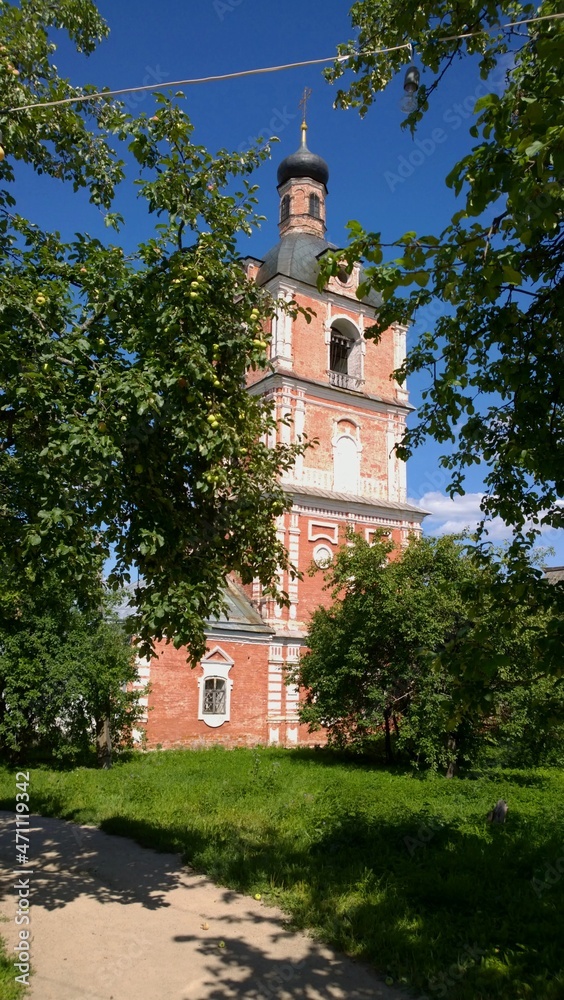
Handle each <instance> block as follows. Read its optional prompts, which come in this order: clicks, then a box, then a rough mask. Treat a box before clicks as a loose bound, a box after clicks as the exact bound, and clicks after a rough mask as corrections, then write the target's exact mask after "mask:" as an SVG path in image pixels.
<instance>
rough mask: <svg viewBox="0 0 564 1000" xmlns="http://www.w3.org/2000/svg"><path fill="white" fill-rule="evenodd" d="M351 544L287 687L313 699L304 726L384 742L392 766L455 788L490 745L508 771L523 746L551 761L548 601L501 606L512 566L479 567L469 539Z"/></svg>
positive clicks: (332, 738)
mask: <svg viewBox="0 0 564 1000" xmlns="http://www.w3.org/2000/svg"><path fill="white" fill-rule="evenodd" d="M348 541H349V544H348V545H346V546H344V547H343V548H342V549H341V550H340V552H339V553H338V554H337V558H336V560H335V561H334V563H333V564H332V566H331V567H329V568H328V569H327V570H326V576H327V582H328V585H329V587H330V588H332V594H333V603H332V604H331V606H330V607H328V608H319V609H318V610H316V611H315V613H314V615H313V617H312V622H311V626H310V629H309V633H308V637H307V643H308V652H307V653H306V654H305V655H304V656H303V657H302V659H301V660H300V662H299V664H298V666H297V668H296V670H295V673H294V675H293V676H292V678H291V679H292V680H293V681H294V682H297V683H298V684H299V685H300V686H301V687H302V688H303V689H304V690H305V697H304V700H303V702H302V704H301V706H300V716H301V721H302V722H304V723H307V724H308V725H309V727H310V730H311V731H316V730H320V729H322V730H325V732H326V733H327V736H328V740H329V742H330V743H331V744H333V745H335V746H339V747H349V748H351V749H354V750H356V751H359V750H360V751H365V750H367V749H369V748H371V747H373V746H374V742H375V741H376V743H377V742H378V740H379V739H380V738H381V734H382V733H383V734H384V739H385V753H386V759H387V761H388V762H390V761H391V760H393V757H394V746H395V750H397V751H398V752H399V753H400V755H401V756H402V757H403V759H407V760H409V761H410V762H411V763H413V764H417V765H425V766H430V767H434V768H439V767H441V768H445V769H446V772H447V774H448V775H449V776H452V775H453V774H454V773H455V772H456V769H457V768H458V766H459V765H460V764H463V763H465V762H469V761H473V760H475V759H476V755H477V754H478V752H479V750H480V746H483V745H485V741H486V740H487V739H489V742H490V743H491V744H493V745H494V746H495V745H497V744H498V743H499V745H500V746H501V747H502V748H503V751H504V753H505V754H506V755H510V754H511V753H513V755H514V756H513V759H514V758H515V756H516V755H517V754H518V752H519V749H518V748H519V746H522V742H523V741H524V740H525V739H526V740H527V741H528V742H529V749H530V751H531V754H533V753H534V747H533V744H534V743H535V742H536V744H537V746H538V747H539V748H540V747H541V745H542V747H543V748H544V749H545V750H546V751H547V755H548V756H549V755H550V752H552V750H553V748H554V746H555V745H556V744H557V743H558V739H559V738H560V736H561V732H562V723H563V721H564V700H563V685H562V682H561V681H559V680H558V679H557V678H555V677H551V676H549V675H547V672H546V670H545V664H544V658H543V646H542V643H539V637H542V636H543V635H544V633H545V631H546V627H547V613H546V611H545V609H544V607H543V605H542V602H536V603H532V602H531V601H530V599H529V595H528V594H527V593H526V592H523V593H522V594H521V599H520V602H519V603H516V602H515V603H513V604H508V603H507V602H500V601H499V600H497V590H496V587H495V586H493V584H497V586H498V587H502V586H503V585H504V584H505V585H506V586H507V587H508V588H511V587H512V581H511V580H510V579H508V572H510V571H509V567H508V564H507V559H506V556H505V554H504V553H503V552H498V553H496V554H495V555H490V557H489V559H488V562H487V563H486V562H484V563H483V564H482V565H481V566H480V567H478V566H477V565H476V562H475V560H473V559H472V558H471V555H470V547H469V542H470V540H469V539H466V540H464V539H461V538H459V537H456V536H450V535H446V536H444V537H442V538H426V537H422V538H419V539H412V540H411V543H410V545H409V546H408V547H407V548H406V549H405V550H403V551H399V550H397V549H396V548H395V547H394V545H393V543H392V542H391V541H390V540H389V539H388V538H387V537H385V535H383V534H380V536H379V537H378V538H377V539H376V541H375V542H374V544H372V545H370V544H369V543H368V542H366V541H365V540H364V539H363V538H362V537H361V536H359V535H358V534H356V535H355V534H354V533H351V535H350V537H349V540H348ZM541 586H543V587H544V588H550V586H551V585H550V584H549V583H548V582H544V584H542V585H541ZM543 699H544V700H545V703H546V704H547V705H548V704H550V705H551V713H549V714H550V718H546V717H545V718H542V717H541V712H540V711H539V708H540V705H541V704H542V701H543ZM532 759H533V757H532V756H531V761H532ZM536 762H537V763H538V762H539V760H538V759H537V761H536Z"/></svg>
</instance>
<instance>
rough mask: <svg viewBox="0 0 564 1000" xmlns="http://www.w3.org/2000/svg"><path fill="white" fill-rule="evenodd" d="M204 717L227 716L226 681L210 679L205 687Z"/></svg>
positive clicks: (219, 678)
mask: <svg viewBox="0 0 564 1000" xmlns="http://www.w3.org/2000/svg"><path fill="white" fill-rule="evenodd" d="M204 715H225V681H224V680H223V679H222V678H221V677H208V678H207V680H206V682H205V687H204Z"/></svg>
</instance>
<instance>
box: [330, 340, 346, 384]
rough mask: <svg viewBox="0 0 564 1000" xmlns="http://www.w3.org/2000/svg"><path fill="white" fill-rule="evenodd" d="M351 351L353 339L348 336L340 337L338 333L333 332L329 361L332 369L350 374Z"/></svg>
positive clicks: (343, 373) (342, 373)
mask: <svg viewBox="0 0 564 1000" xmlns="http://www.w3.org/2000/svg"><path fill="white" fill-rule="evenodd" d="M350 353H351V341H350V340H349V339H348V337H340V336H338V334H336V333H332V334H331V353H330V361H329V367H330V369H331V371H332V372H339V373H340V374H341V375H348V371H349V355H350Z"/></svg>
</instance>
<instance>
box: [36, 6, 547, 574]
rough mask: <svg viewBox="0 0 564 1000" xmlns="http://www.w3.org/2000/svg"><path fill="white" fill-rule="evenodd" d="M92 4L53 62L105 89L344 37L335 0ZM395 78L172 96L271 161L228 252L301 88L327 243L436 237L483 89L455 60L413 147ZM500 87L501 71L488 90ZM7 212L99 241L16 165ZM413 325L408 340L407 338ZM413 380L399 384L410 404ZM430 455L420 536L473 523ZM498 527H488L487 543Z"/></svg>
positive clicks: (434, 451) (289, 53)
mask: <svg viewBox="0 0 564 1000" xmlns="http://www.w3.org/2000/svg"><path fill="white" fill-rule="evenodd" d="M98 6H99V9H100V10H101V12H102V14H103V15H104V17H105V18H106V20H107V21H108V23H109V26H110V28H111V34H110V37H109V39H108V40H107V41H105V42H104V43H103V44H102V45H101V46H100V47H99V49H98V50H97V51H96V52H95V53H94V54H93V55H92V56H90V58H88V59H85V58H84V57H79V56H77V55H76V54H75V53H73V51H72V49H71V47H70V46H69V45H67V44H65V43H64V42H63V41H62V40H61V44H60V48H59V51H58V52H57V54H56V57H55V61H56V63H57V65H58V67H59V71H60V72H61V73H62V74H63V75H68V76H69V77H70V78H71V80H72V82H73V83H76V84H82V83H94V84H97V85H99V86H101V87H102V86H105V87H110V88H112V89H113V88H119V87H127V86H136V85H142V84H145V83H150V84H152V83H153V82H154V84H155V88H156V89H157V88H159V87H160V88H163V89H166V86H167V83H169V82H172V81H174V80H178V79H184V78H189V77H199V76H208V75H212V74H220V73H228V72H232V71H233V72H234V71H238V70H242V69H250V68H254V67H260V66H268V65H275V64H281V63H288V62H294V61H299V60H305V59H314V58H321V57H324V56H332V55H333V54H334V53H335V50H336V46H337V44H338V43H339V42H343V41H347V40H348V39H349V38H351V37H353V33H352V30H351V27H350V22H349V18H348V9H349V6H350V4H349V3H348V2H347V0H307V2H304V0H284V2H280V0H268V2H265V0H160V2H159V3H158V4H155V3H154V2H149V0H135V2H133V0H120V2H118V3H116V0H113V2H110V0H101V2H99V4H98ZM402 83H403V76H399V77H397V78H396V79H395V80H393V81H392V82H391V83H390V84H389V86H388V88H387V90H386V92H385V93H384V94H382V95H381V96H380V97H379V98H378V100H377V101H376V103H375V104H374V106H373V107H372V109H371V110H370V111H369V113H368V115H367V116H366V118H364V119H360V117H359V116H358V113H357V112H355V111H346V112H345V111H337V110H335V109H334V108H333V101H334V96H335V89H334V88H333V87H331V86H329V85H328V84H327V83H326V82H325V81H324V79H323V77H322V67H308V68H301V69H294V70H288V71H284V72H280V73H274V74H268V75H261V76H256V77H248V78H243V79H240V80H231V81H225V82H220V83H210V84H205V85H199V86H195V87H189V88H186V90H185V93H186V95H187V99H186V100H185V101H184V102H183V106H184V108H185V110H186V111H187V113H188V114H189V115H190V117H191V118H192V120H193V122H194V124H195V126H196V131H195V135H194V139H195V141H196V142H197V143H201V144H202V145H205V146H207V147H209V148H210V149H211V150H212V151H213V150H215V149H219V148H221V147H226V148H230V149H247V148H248V147H249V145H250V144H251V143H252V142H253V140H254V139H255V138H257V137H258V136H261V135H263V136H265V137H267V138H268V137H270V136H271V135H277V136H278V137H279V139H280V142H279V144H277V145H274V146H273V157H272V161H271V162H269V163H267V164H264V165H263V166H262V167H261V168H260V170H259V171H258V172H257V174H256V182H257V183H258V184H259V185H260V191H259V200H260V210H261V212H262V213H263V214H264V215H265V216H266V217H267V222H265V223H264V224H263V228H262V230H261V231H260V232H258V233H257V234H256V235H255V236H254V237H253V239H252V241H249V242H247V243H245V244H242V246H241V251H242V253H252V254H253V255H255V256H257V257H261V256H262V255H264V253H266V251H267V250H268V249H269V247H270V246H271V245H272V244H273V243H274V242H276V239H277V227H276V222H277V213H278V195H277V192H276V167H277V165H278V163H279V162H280V160H281V159H282V158H283V157H284V156H286V155H288V153H290V152H293V151H294V149H296V148H297V146H298V144H299V138H300V136H299V125H300V109H299V106H298V103H299V100H300V98H301V95H302V92H303V89H304V87H309V88H311V89H312V96H311V99H310V103H309V112H308V119H309V126H310V128H309V133H308V144H309V146H310V148H311V149H313V150H314V151H315V152H317V153H320V154H321V155H322V156H323V157H324V158H325V159H326V160H327V162H328V164H329V168H330V174H331V176H330V181H329V200H328V207H327V216H328V219H327V221H328V233H327V236H328V239H329V240H330V241H331V242H333V243H336V244H338V245H343V244H344V243H345V241H346V231H345V226H346V223H347V221H348V220H349V219H358V220H359V221H360V222H361V223H362V224H363V225H364V226H365V227H366V228H367V229H371V230H376V231H381V232H382V234H383V238H384V239H385V241H387V242H391V241H393V240H394V239H395V238H397V237H398V236H400V235H401V234H402V233H404V232H406V231H407V230H415V231H417V232H419V233H423V234H424V233H427V232H437V231H438V230H440V229H441V228H442V227H443V226H444V225H445V224H446V223H447V222H448V220H449V219H450V216H451V215H452V212H453V210H454V204H455V199H454V196H453V194H452V192H450V191H449V189H447V188H446V187H445V185H444V178H445V176H446V174H447V173H448V172H449V170H450V169H451V167H452V165H453V164H454V163H455V162H456V161H457V160H458V159H459V158H460V157H461V156H463V155H464V153H465V152H467V151H468V149H469V148H471V142H472V140H471V139H470V137H469V136H468V126H469V125H470V124H471V117H472V108H473V105H474V103H475V101H476V99H477V98H478V97H479V96H480V95H481V94H482V93H484V84H483V83H482V82H481V81H480V78H479V75H478V72H477V69H476V66H475V64H472V63H471V62H469V61H468V60H464V61H461V62H460V63H458V64H456V65H455V66H454V68H453V69H452V70H451V72H450V73H449V74H447V76H446V78H445V80H444V81H443V85H442V87H441V88H440V89H439V91H438V93H436V94H435V95H434V97H433V106H432V108H431V109H430V112H429V115H428V117H427V118H426V119H425V120H424V122H423V123H422V125H421V126H420V129H419V133H418V136H417V138H416V140H415V141H413V140H412V139H411V136H410V135H409V133H407V132H405V131H402V129H401V128H400V123H401V120H402V117H403V115H402V112H401V110H400V101H401V99H402V97H403V88H402ZM502 85H503V73H502V72H498V73H497V75H494V77H493V79H492V88H499V87H501V86H502ZM128 101H129V102H130V107H131V109H132V110H135V109H138V110H139V111H147V112H149V111H150V110H151V108H152V98H151V96H150V95H136V96H131V97H130V98H128ZM133 179H134V176H130V178H129V181H130V186H129V188H128V192H127V193H126V194H124V195H123V196H122V197H121V198H120V204H119V206H118V208H119V210H120V211H122V213H123V214H124V215H125V217H126V219H127V225H126V228H125V231H124V233H123V238H124V239H125V240H126V242H127V243H128V244H130V245H131V246H132V247H133V246H134V245H135V244H136V243H137V242H138V241H140V240H142V239H144V238H146V236H147V235H148V232H149V230H148V225H147V219H146V215H145V213H144V210H143V208H142V206H141V205H140V204H139V202H137V201H136V200H135V195H134V193H133V185H132V183H131V182H132V181H133ZM17 194H18V199H19V208H20V210H21V211H22V212H23V213H24V214H27V215H28V217H31V218H33V219H34V220H35V221H37V222H39V223H40V224H42V225H45V226H49V227H51V228H53V229H58V230H59V231H61V232H62V233H63V234H64V235H71V234H72V233H74V232H77V231H84V230H86V231H88V232H90V233H91V234H93V235H98V236H100V238H102V239H107V238H108V231H107V230H105V229H104V226H103V222H102V219H101V216H100V214H99V213H98V212H97V211H96V210H95V209H93V208H92V207H91V206H88V204H87V199H86V197H85V196H84V195H82V194H80V193H79V194H78V195H74V194H73V193H72V192H70V191H65V190H64V189H63V187H62V185H60V184H56V182H50V181H46V180H44V179H43V178H39V179H36V178H34V177H33V176H32V175H31V173H30V172H29V171H26V170H23V171H22V172H21V173H20V177H19V179H18V191H17ZM416 332H417V330H416V328H415V330H414V331H412V332H411V333H410V336H411V337H413V336H415V335H416ZM422 388H424V384H423V380H418V379H413V380H412V382H411V384H410V391H411V401H412V402H413V403H414V405H416V406H417V403H418V400H419V394H420V392H421V390H422ZM440 453H441V452H440V449H439V448H438V446H436V445H434V444H433V443H432V442H431V443H429V444H428V445H426V446H424V447H422V448H421V449H420V450H419V452H418V453H417V454H416V455H415V456H414V457H413V458H412V459H411V461H410V463H409V465H408V488H409V493H410V496H411V497H412V498H414V499H416V500H417V501H419V502H421V503H422V505H423V506H425V507H426V508H427V509H430V510H432V512H433V516H432V517H431V518H428V519H427V522H426V524H427V529H428V530H430V531H432V532H437V531H441V530H445V526H448V530H451V529H453V530H457V529H459V528H460V527H462V526H463V525H464V524H466V523H469V524H472V523H475V518H476V514H477V508H478V503H479V497H480V490H481V478H480V472H479V470H477V471H474V472H473V473H472V474H471V476H470V478H469V479H468V482H467V488H468V491H469V492H468V494H467V495H466V496H465V497H463V498H458V500H457V501H456V502H454V503H453V502H451V501H449V500H448V498H447V497H446V496H445V487H446V483H447V477H446V474H445V472H444V470H442V469H441V467H440V466H439V464H438V457H439V455H440ZM504 534H505V532H504V528H503V526H502V525H500V524H498V525H496V526H494V535H495V537H496V538H502V537H503V536H504ZM560 535H561V533H558V534H557V533H556V532H551V533H550V535H549V536H548V537H547V539H546V542H547V543H548V544H550V545H553V546H554V547H555V550H556V552H555V556H554V557H551V558H550V560H549V561H550V562H551V563H559V564H561V563H564V542H563V541H561V540H560Z"/></svg>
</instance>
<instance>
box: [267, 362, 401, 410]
mask: <svg viewBox="0 0 564 1000" xmlns="http://www.w3.org/2000/svg"><path fill="white" fill-rule="evenodd" d="M292 387H294V388H298V389H304V390H305V391H308V390H309V391H310V392H311V391H312V390H315V393H316V395H318V396H319V397H320V398H321V399H326V400H328V401H330V402H331V403H343V402H346V403H348V404H349V405H351V404H354V405H355V406H358V407H359V409H364V410H369V411H372V412H380V413H382V412H384V413H397V412H398V411H400V412H402V413H411V412H412V410H414V409H415V407H414V406H411V405H410V404H409V403H392V402H391V400H383V399H377V398H376V397H375V396H367V395H364V394H363V393H361V392H350V391H349V390H348V389H337V388H335V386H332V385H326V384H324V383H323V382H318V381H316V380H315V379H308V378H303V377H302V376H299V375H294V374H293V372H269V373H268V375H265V377H264V378H262V379H260V380H259V381H258V382H253V384H252V385H250V386H249V387H248V390H247V391H248V392H249V393H250V395H251V396H259V395H262V394H263V393H265V392H268V391H269V390H272V389H290V388H292Z"/></svg>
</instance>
